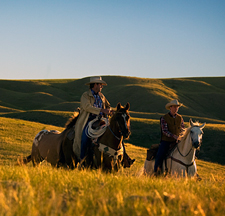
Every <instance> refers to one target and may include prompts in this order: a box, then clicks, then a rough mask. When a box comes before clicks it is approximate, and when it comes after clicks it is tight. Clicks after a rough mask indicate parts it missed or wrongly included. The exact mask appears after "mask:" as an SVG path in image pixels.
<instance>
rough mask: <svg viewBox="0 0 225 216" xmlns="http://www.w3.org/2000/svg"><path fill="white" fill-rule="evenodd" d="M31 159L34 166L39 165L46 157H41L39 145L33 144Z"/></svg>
mask: <svg viewBox="0 0 225 216" xmlns="http://www.w3.org/2000/svg"><path fill="white" fill-rule="evenodd" d="M31 160H32V162H33V166H34V167H35V166H36V165H39V164H40V163H41V162H42V161H43V160H44V159H43V158H42V157H41V154H40V152H39V149H38V147H37V146H35V145H34V144H33V146H32V151H31Z"/></svg>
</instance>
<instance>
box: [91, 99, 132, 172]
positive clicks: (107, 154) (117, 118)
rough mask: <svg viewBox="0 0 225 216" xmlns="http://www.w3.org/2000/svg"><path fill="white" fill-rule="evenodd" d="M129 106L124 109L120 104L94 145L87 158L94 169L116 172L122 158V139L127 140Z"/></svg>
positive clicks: (128, 132)
mask: <svg viewBox="0 0 225 216" xmlns="http://www.w3.org/2000/svg"><path fill="white" fill-rule="evenodd" d="M129 108H130V104H129V103H127V105H126V106H125V107H123V106H121V104H120V103H118V105H117V109H116V111H115V113H114V114H113V116H112V117H111V118H110V120H109V121H110V122H109V125H108V127H107V128H106V131H105V133H104V134H103V135H102V136H100V137H99V138H98V140H97V142H96V143H95V144H94V147H93V151H91V155H93V157H89V158H91V159H93V160H91V163H92V164H90V163H88V165H92V166H94V167H95V168H99V167H101V168H102V169H103V170H114V171H118V169H119V168H120V164H121V162H122V160H123V156H124V146H123V139H128V138H129V136H130V134H131V132H130V115H129V112H128V110H129Z"/></svg>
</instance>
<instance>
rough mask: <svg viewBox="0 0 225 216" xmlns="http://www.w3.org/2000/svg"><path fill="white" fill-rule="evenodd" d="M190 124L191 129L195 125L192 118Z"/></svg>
mask: <svg viewBox="0 0 225 216" xmlns="http://www.w3.org/2000/svg"><path fill="white" fill-rule="evenodd" d="M189 124H190V126H191V127H192V126H193V125H194V123H193V121H192V119H191V118H190V120H189Z"/></svg>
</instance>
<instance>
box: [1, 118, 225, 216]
mask: <svg viewBox="0 0 225 216" xmlns="http://www.w3.org/2000/svg"><path fill="white" fill-rule="evenodd" d="M134 120H135V121H136V122H138V119H134ZM149 122H150V123H149V124H148V126H149V128H151V126H150V125H151V124H154V123H157V122H154V121H149ZM147 123H148V122H147V121H146V124H147ZM45 128H46V129H54V130H59V131H62V130H63V128H62V127H56V126H53V125H46V124H41V123H36V122H31V121H25V120H16V119H11V118H4V117H1V118H0V137H1V145H0V198H1V199H0V215H24V216H26V215H37V216H38V215H59V216H61V215H98V216H99V215H102V216H103V215H104V216H105V215H131V216H132V215H135V216H136V215H168V216H169V215H181V216H183V215H184V216H186V215H214V216H220V215H223V214H224V212H225V206H224V200H225V186H224V179H225V168H224V166H222V165H219V164H215V163H209V162H205V161H202V160H197V167H198V173H199V174H200V176H201V177H202V181H196V180H195V179H185V178H184V179H183V178H180V179H179V178H173V177H166V178H163V177H159V178H150V177H147V176H139V175H138V174H139V171H140V169H141V168H142V167H143V164H144V160H145V155H146V149H145V148H142V147H137V146H134V145H131V144H129V143H127V152H128V153H129V155H131V157H132V158H136V159H137V160H136V162H135V163H134V165H133V166H132V167H131V168H130V169H121V170H120V171H119V172H118V173H108V174H107V173H104V172H101V170H97V171H96V170H82V171H80V170H77V169H75V170H72V171H71V170H65V169H56V168H52V167H51V166H49V165H48V164H46V163H43V164H42V165H41V166H40V167H35V168H33V167H32V164H31V163H30V164H28V165H27V166H14V164H15V162H16V159H17V157H18V156H22V155H28V154H29V153H30V150H31V145H32V140H33V138H34V136H35V135H36V134H37V133H38V132H39V131H40V130H42V129H45Z"/></svg>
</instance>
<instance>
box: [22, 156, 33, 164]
mask: <svg viewBox="0 0 225 216" xmlns="http://www.w3.org/2000/svg"><path fill="white" fill-rule="evenodd" d="M31 160H32V158H31V155H29V156H27V157H25V158H23V164H28V163H29V162H30V161H31Z"/></svg>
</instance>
